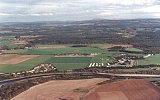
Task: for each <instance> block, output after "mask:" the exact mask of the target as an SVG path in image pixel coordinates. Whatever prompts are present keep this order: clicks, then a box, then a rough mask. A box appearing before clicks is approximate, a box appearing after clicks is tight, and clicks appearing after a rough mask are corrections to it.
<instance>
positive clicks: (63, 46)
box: [37, 45, 66, 49]
mask: <svg viewBox="0 0 160 100" xmlns="http://www.w3.org/2000/svg"><path fill="white" fill-rule="evenodd" d="M37 47H38V48H42V49H46V48H53V49H57V48H65V47H66V46H65V45H38V46H37Z"/></svg>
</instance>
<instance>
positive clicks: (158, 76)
mask: <svg viewBox="0 0 160 100" xmlns="http://www.w3.org/2000/svg"><path fill="white" fill-rule="evenodd" d="M65 74H77V73H75V72H74V73H65ZM79 74H80V75H81V76H106V77H112V76H114V77H116V76H117V77H137V78H160V75H152V74H113V73H79ZM52 75H64V73H48V74H37V75H31V76H26V77H20V78H13V79H7V80H3V81H0V85H4V84H7V83H11V82H17V81H21V80H26V79H31V78H36V77H42V76H52Z"/></svg>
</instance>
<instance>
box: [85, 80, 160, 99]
mask: <svg viewBox="0 0 160 100" xmlns="http://www.w3.org/2000/svg"><path fill="white" fill-rule="evenodd" d="M84 100H160V90H159V89H158V88H157V87H155V86H154V85H153V84H151V83H150V82H148V81H146V80H125V81H121V82H115V83H110V84H105V85H102V86H100V87H98V88H97V89H95V90H94V91H92V92H90V93H88V95H86V96H85V99H84Z"/></svg>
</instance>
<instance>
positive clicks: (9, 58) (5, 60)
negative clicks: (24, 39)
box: [0, 54, 37, 64]
mask: <svg viewBox="0 0 160 100" xmlns="http://www.w3.org/2000/svg"><path fill="white" fill-rule="evenodd" d="M34 57H37V55H16V54H12V55H9V54H8V55H0V61H1V62H0V64H18V63H21V62H23V61H26V60H29V59H32V58H34Z"/></svg>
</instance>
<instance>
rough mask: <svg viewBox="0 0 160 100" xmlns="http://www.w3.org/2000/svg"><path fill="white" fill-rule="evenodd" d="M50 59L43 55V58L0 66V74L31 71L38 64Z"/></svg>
mask: <svg viewBox="0 0 160 100" xmlns="http://www.w3.org/2000/svg"><path fill="white" fill-rule="evenodd" d="M50 58H51V56H46V55H43V56H38V57H35V58H33V59H30V60H27V61H24V62H22V63H19V64H0V73H10V72H17V71H23V70H27V69H31V68H33V67H35V66H37V65H38V64H41V63H43V62H45V61H46V60H48V59H50Z"/></svg>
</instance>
